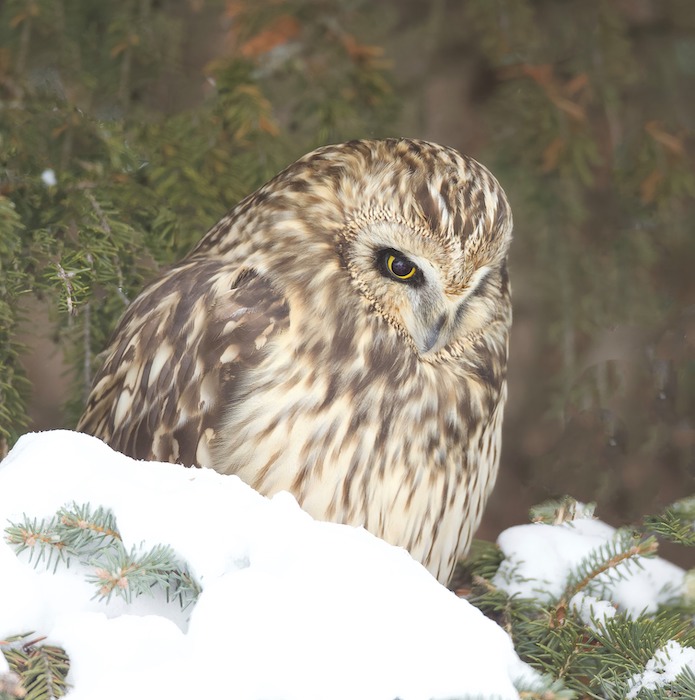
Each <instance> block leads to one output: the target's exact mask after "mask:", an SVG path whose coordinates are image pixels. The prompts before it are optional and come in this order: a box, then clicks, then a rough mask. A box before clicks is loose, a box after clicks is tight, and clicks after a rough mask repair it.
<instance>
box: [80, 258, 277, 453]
mask: <svg viewBox="0 0 695 700" xmlns="http://www.w3.org/2000/svg"><path fill="white" fill-rule="evenodd" d="M228 268H229V266H225V265H223V264H221V263H218V262H214V261H202V260H200V259H198V260H192V261H189V262H186V263H183V264H182V265H179V266H177V267H176V268H174V269H173V270H172V271H171V272H170V273H169V274H167V275H166V276H165V277H163V278H162V279H160V280H159V281H157V282H156V283H154V284H153V285H152V286H150V287H149V288H148V289H147V290H146V291H145V292H144V293H143V294H142V295H141V296H140V297H139V298H138V299H137V300H136V301H135V302H134V303H133V304H132V305H131V307H130V308H129V309H128V311H127V312H126V315H125V316H124V317H123V319H122V320H121V323H120V325H119V326H118V328H117V329H116V332H115V333H114V335H113V338H112V341H111V345H110V347H109V348H108V350H107V352H106V355H107V357H106V360H105V362H104V364H103V366H102V367H101V369H100V370H99V372H98V374H97V376H96V378H95V382H94V386H93V389H92V392H91V394H90V396H89V399H88V402H87V408H86V410H85V412H84V414H83V416H82V418H81V419H80V422H79V424H78V426H77V429H78V430H80V431H82V432H86V433H91V434H92V435H96V436H97V437H99V438H101V439H102V440H104V441H105V442H107V443H108V444H109V445H111V446H112V447H113V448H114V449H116V450H119V451H120V452H123V453H125V454H128V455H130V456H132V457H135V458H137V459H156V460H160V461H169V462H180V463H182V464H185V465H188V466H190V465H197V466H208V465H209V443H210V441H211V440H212V439H213V437H214V435H215V432H216V430H217V426H218V423H219V421H220V419H221V417H222V415H223V413H224V411H225V407H227V406H228V405H229V403H230V402H231V401H233V399H234V395H235V387H236V386H237V384H238V382H239V380H240V378H241V377H242V376H243V375H244V374H245V373H246V372H248V371H250V370H252V369H253V367H254V366H256V365H257V364H258V363H259V362H260V361H261V359H262V357H263V355H264V353H265V352H266V350H265V348H266V347H267V342H268V340H270V339H271V338H272V337H273V336H274V335H275V334H277V333H281V332H282V331H283V330H285V329H286V328H287V327H288V325H289V313H288V306H287V303H286V301H285V300H284V299H283V298H282V296H280V295H279V294H278V293H277V292H276V291H275V290H274V289H273V287H272V285H271V284H270V282H269V281H268V280H267V279H266V278H264V277H263V276H261V275H259V274H258V273H257V272H256V271H255V270H252V269H244V270H239V269H238V268H236V269H234V270H229V269H228Z"/></svg>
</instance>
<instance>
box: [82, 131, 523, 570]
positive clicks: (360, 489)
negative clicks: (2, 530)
mask: <svg viewBox="0 0 695 700" xmlns="http://www.w3.org/2000/svg"><path fill="white" fill-rule="evenodd" d="M511 234H512V217H511V211H510V208H509V204H508V202H507V199H506V197H505V194H504V192H503V191H502V189H501V187H500V186H499V184H498V182H497V181H496V180H495V178H494V177H493V176H492V175H491V174H490V173H489V172H488V170H486V169H485V168H484V167H483V166H482V165H480V164H479V163H477V162H476V161H475V160H473V159H471V158H468V157H465V156H462V155H461V154H459V153H458V152H457V151H455V150H454V149H452V148H447V147H443V146H439V145H436V144H433V143H428V142H425V141H418V140H414V139H385V140H362V141H350V142H349V143H344V144H340V145H332V146H325V147H322V148H319V149H317V150H315V151H313V152H311V153H309V154H308V155H306V156H304V157H303V158H301V159H300V160H298V161H297V162H296V163H294V164H293V165H290V166H289V167H288V168H286V169H285V170H284V171H282V172H281V173H280V174H279V175H277V176H276V177H274V178H273V179H272V180H270V182H268V183H267V184H266V185H264V186H263V187H261V188H260V189H259V190H258V191H257V192H255V193H254V194H251V195H250V196H248V197H246V198H245V199H244V200H242V201H241V202H240V203H239V204H238V205H237V206H236V207H235V208H234V209H232V211H231V212H229V213H228V214H227V215H226V216H225V217H224V218H223V219H222V220H221V221H220V222H219V223H218V224H217V225H215V226H214V227H213V228H212V229H211V230H210V231H209V232H208V233H207V234H206V235H205V236H204V237H203V239H202V240H201V241H200V243H199V244H198V245H197V246H196V247H195V248H194V249H193V250H192V251H191V252H190V253H189V254H188V256H187V257H186V258H184V259H183V260H182V261H181V262H179V263H178V264H176V265H174V266H173V267H172V268H171V269H169V270H168V271H166V272H164V274H162V275H161V277H159V279H156V280H155V281H154V282H152V283H151V284H150V285H149V286H148V287H146V288H145V290H144V291H143V292H142V293H141V294H140V296H139V297H138V298H137V299H136V300H135V301H134V302H133V303H132V304H131V305H130V307H129V308H128V309H127V310H126V313H125V315H124V316H123V318H122V319H121V321H120V324H119V325H118V327H117V329H116V331H115V333H114V335H113V337H112V339H111V341H110V345H109V347H108V349H107V351H106V353H105V360H104V362H103V365H102V367H101V369H100V371H99V372H98V374H97V376H96V377H95V381H94V385H93V387H92V390H91V394H90V396H89V398H88V402H87V406H86V410H85V412H84V415H83V416H82V418H81V420H80V422H79V425H78V430H81V431H83V432H86V433H91V434H92V435H96V436H97V437H99V438H101V439H102V440H104V441H105V442H106V443H108V444H110V445H111V446H112V447H113V448H115V449H117V450H119V451H121V452H124V453H126V454H128V455H130V456H132V457H135V458H138V459H151V460H160V461H171V462H178V463H181V464H184V465H187V466H199V467H210V468H212V469H215V470H216V471H218V472H221V473H223V474H236V475H238V476H239V477H240V478H241V479H243V480H244V481H245V482H247V483H248V484H250V485H251V486H252V487H253V488H254V489H256V490H257V491H259V492H260V493H262V494H265V495H268V496H271V495H273V494H275V493H277V492H279V491H289V492H290V493H292V494H293V495H294V496H295V497H296V499H297V501H298V502H299V503H300V505H301V506H302V507H303V508H304V509H305V510H306V511H308V512H309V513H310V514H311V515H312V516H314V517H315V518H317V519H320V520H328V521H335V522H340V523H347V524H350V525H354V526H363V527H365V528H366V529H367V530H369V531H371V532H372V533H373V534H375V535H377V536H378V537H381V538H383V539H384V540H386V541H387V542H390V543H391V544H394V545H398V546H401V547H404V548H406V549H407V550H408V551H409V552H410V554H411V555H412V556H413V557H414V558H415V559H417V560H419V561H420V562H421V563H422V564H423V565H424V566H425V567H426V568H427V569H429V571H430V572H431V573H432V574H433V575H434V576H435V577H436V578H437V579H438V580H439V581H441V582H442V583H446V582H447V581H448V579H449V578H450V576H451V574H452V571H453V569H454V566H455V564H456V562H457V559H458V558H459V557H460V556H461V555H463V554H465V553H466V551H467V549H468V547H469V545H470V540H471V537H472V535H473V532H474V531H475V529H476V527H477V525H478V523H479V521H480V518H481V515H482V512H483V508H484V506H485V502H486V500H487V498H488V496H489V494H490V491H491V490H492V487H493V485H494V482H495V478H496V475H497V469H498V464H499V458H500V446H501V445H500V442H501V428H502V416H503V410H504V404H505V400H506V395H507V389H506V378H505V376H506V366H507V353H508V339H509V330H510V325H511V301H510V287H509V279H508V274H507V251H508V248H509V244H510V241H511Z"/></svg>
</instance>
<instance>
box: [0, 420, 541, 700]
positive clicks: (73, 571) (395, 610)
mask: <svg viewBox="0 0 695 700" xmlns="http://www.w3.org/2000/svg"><path fill="white" fill-rule="evenodd" d="M72 503H77V504H78V505H82V504H87V503H89V504H91V505H92V506H93V507H94V508H96V507H98V506H104V507H105V508H109V509H110V510H111V511H112V512H113V513H114V515H115V517H116V521H117V527H118V530H119V531H120V533H121V535H122V537H123V542H124V544H125V546H126V548H128V549H130V548H131V547H133V546H141V547H143V548H145V549H149V548H151V547H153V546H155V545H158V544H167V545H170V546H171V547H172V548H173V549H174V550H175V552H176V553H177V555H178V556H180V557H181V558H182V559H184V560H185V561H186V562H187V564H188V566H189V570H190V571H191V573H192V574H193V575H194V576H195V577H196V579H197V581H198V583H199V584H200V586H201V588H202V593H201V594H200V597H199V599H198V601H197V602H196V603H195V604H194V605H192V606H191V607H189V608H187V609H186V610H185V611H183V612H182V611H181V610H180V609H179V608H178V606H176V605H175V604H172V603H166V601H164V600H163V599H162V598H161V597H159V598H157V597H152V598H149V597H145V596H142V597H140V598H138V599H137V600H136V601H134V603H132V604H131V605H127V604H126V603H125V602H123V601H120V600H117V599H112V600H111V602H110V603H108V604H106V603H104V602H100V601H99V600H96V599H94V590H95V589H94V587H93V586H92V585H91V584H89V583H87V582H86V581H85V580H84V571H83V570H80V567H79V566H77V567H73V566H71V567H70V568H66V567H65V566H64V565H61V566H59V567H58V570H57V572H56V573H53V572H52V571H46V570H45V567H44V566H43V565H42V564H39V566H38V567H36V568H34V566H33V565H32V564H30V563H28V562H27V559H26V557H25V556H21V557H19V558H18V557H17V556H15V554H14V551H13V549H12V548H11V547H10V546H9V545H8V544H7V542H6V541H5V539H4V538H0V570H2V572H3V575H2V576H0V639H3V638H5V637H7V636H10V635H16V634H20V633H25V632H28V631H31V630H34V631H36V632H37V633H40V634H42V635H47V636H48V639H47V642H48V643H53V644H58V645H60V646H62V647H63V648H64V649H65V650H66V652H67V653H68V654H69V656H70V660H71V667H70V674H69V676H68V682H69V683H70V685H71V690H70V692H69V693H68V695H67V696H66V697H67V698H68V700H91V699H92V698H96V697H98V698H100V699H101V700H109V699H110V698H114V699H115V698H123V697H128V698H132V699H134V700H137V699H138V698H149V697H166V698H169V700H176V699H178V698H181V699H182V700H183V699H184V698H186V699H188V698H190V697H215V698H224V697H230V698H231V697H234V698H238V699H244V698H245V699H248V700H252V699H256V698H257V699H260V698H277V699H283V700H292V699H294V698H297V699H298V700H299V699H301V700H312V699H313V698H316V700H319V699H321V700H324V699H325V698H331V699H332V700H341V699H342V698H345V699H346V700H347V699H348V698H349V699H353V698H361V700H369V699H372V698H373V699H374V700H393V699H394V698H400V699H401V700H416V699H419V698H422V699H425V698H452V697H465V696H473V695H476V696H480V697H486V698H491V697H496V698H502V699H512V698H518V697H519V694H518V691H517V690H516V689H515V682H517V685H518V684H519V682H520V681H518V679H520V678H525V681H523V682H525V683H526V684H529V683H533V679H534V674H533V672H532V671H531V670H530V669H529V667H527V666H526V665H525V664H522V663H521V662H520V661H519V659H518V657H517V655H516V653H515V652H514V650H513V648H512V644H511V641H510V640H509V638H508V637H507V635H506V634H505V633H504V631H503V630H502V629H501V628H500V627H498V626H497V625H496V624H495V623H493V622H491V621H490V620H488V619H487V618H485V617H484V616H483V615H482V613H480V612H479V611H478V610H477V609H476V608H474V607H472V606H471V605H469V604H468V603H467V602H466V601H464V600H461V599H459V598H457V597H456V596H455V595H454V594H453V593H451V592H450V591H448V590H447V589H446V588H444V587H443V586H441V585H439V584H438V583H437V582H436V580H435V579H434V578H433V577H432V576H431V575H430V574H429V573H428V572H427V571H426V570H425V569H424V568H423V567H422V566H420V564H418V563H417V562H415V561H413V559H412V558H411V557H410V556H409V555H408V553H407V552H405V551H404V550H402V549H398V548H395V547H391V546H390V545H388V544H386V543H384V542H382V541H381V540H379V539H377V538H376V537H373V536H372V535H370V534H369V533H367V532H366V531H365V530H363V529H356V528H351V527H347V526H343V525H336V524H330V523H322V522H317V521H314V520H312V518H310V517H309V516H308V515H307V514H306V513H304V512H303V511H302V510H301V509H300V508H299V506H298V505H297V503H296V502H295V501H294V499H293V498H292V497H291V496H289V495H288V494H285V493H283V494H278V495H277V496H276V497H274V498H272V499H266V498H264V497H262V496H260V495H259V494H257V493H256V492H254V491H253V490H252V489H251V488H249V487H248V486H246V485H245V484H243V483H242V482H241V481H240V480H239V479H238V478H236V477H234V476H223V475H220V474H217V473H215V472H213V471H210V470H204V469H186V468H184V467H179V466H176V465H171V464H160V463H154V462H137V461H135V460H133V459H130V458H129V457H125V456H124V455H122V454H119V453H117V452H114V451H113V450H111V449H110V448H109V447H107V446H106V445H105V444H104V443H102V442H101V441H99V440H97V439H96V438H93V437H90V436H87V435H82V434H79V433H73V432H69V431H51V432H46V433H34V434H29V435H25V436H24V437H22V438H21V439H20V440H19V442H18V443H17V445H16V446H15V448H14V449H13V450H12V452H11V453H10V454H9V455H8V456H7V458H6V459H5V460H4V461H3V462H2V464H0V525H1V526H2V527H3V528H4V527H6V526H7V525H8V521H11V522H15V523H16V522H21V521H23V517H24V515H25V514H26V515H27V516H30V517H32V518H34V517H36V518H37V519H41V518H50V517H52V516H53V515H54V514H55V513H56V511H57V510H58V509H59V508H61V507H62V506H65V505H70V504H72ZM1 658H2V656H1V655H0V659H1ZM2 668H3V667H2V666H0V670H2Z"/></svg>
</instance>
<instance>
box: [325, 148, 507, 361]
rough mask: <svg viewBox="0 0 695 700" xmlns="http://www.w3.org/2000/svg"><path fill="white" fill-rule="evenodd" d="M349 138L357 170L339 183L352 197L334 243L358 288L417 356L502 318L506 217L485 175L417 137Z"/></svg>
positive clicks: (497, 190) (450, 347)
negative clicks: (357, 159)
mask: <svg viewBox="0 0 695 700" xmlns="http://www.w3.org/2000/svg"><path fill="white" fill-rule="evenodd" d="M354 148H355V149H356V150H357V151H358V152H359V153H360V155H361V156H362V158H363V159H364V161H363V163H362V165H361V167H360V168H359V172H360V173H361V174H362V175H363V177H362V178H361V181H360V180H358V181H356V182H354V183H350V184H343V185H342V189H343V192H344V195H349V196H347V197H346V199H349V200H351V204H352V206H351V207H349V208H347V209H346V224H345V226H344V228H343V230H342V231H341V236H340V243H339V245H338V252H339V256H340V257H341V259H342V261H343V263H344V265H345V267H346V269H347V270H348V272H349V273H350V276H351V277H352V280H353V282H354V284H355V285H356V286H357V288H358V289H359V290H360V292H361V293H362V295H363V296H364V298H365V299H366V300H368V302H369V303H370V304H371V305H372V306H373V307H374V308H375V309H376V311H377V312H378V313H380V314H382V315H383V316H384V317H385V318H386V319H387V320H388V321H389V323H390V324H391V325H392V326H393V327H394V328H395V329H396V330H397V331H398V333H399V334H400V335H402V336H403V337H405V338H406V339H407V340H408V342H409V343H410V344H411V346H412V347H413V348H414V349H415V350H416V351H417V353H418V354H419V355H421V356H422V357H434V356H436V355H437V354H438V353H439V352H440V351H441V350H443V349H445V348H446V349H447V351H449V352H453V353H454V354H457V352H458V351H459V350H460V349H461V348H462V345H463V344H464V343H465V342H466V340H468V339H470V338H473V337H475V336H477V335H479V334H480V333H482V332H483V331H486V330H487V328H488V327H489V325H490V324H492V323H494V322H496V321H501V322H502V323H504V324H505V325H507V324H508V322H509V304H508V295H509V288H508V279H507V270H506V259H507V250H508V248H509V244H510V242H511V234H512V217H511V210H510V208H509V204H508V202H507V199H506V197H505V195H504V192H503V191H502V188H501V187H500V186H499V184H498V183H497V181H496V180H495V179H494V177H493V176H492V175H491V174H490V173H489V172H488V171H487V170H486V169H485V168H484V167H483V166H482V165H480V164H479V163H477V162H476V161H474V160H472V159H470V158H465V157H463V156H461V155H460V154H459V153H458V152H456V151H455V150H453V149H450V148H444V147H442V146H438V145H435V144H430V143H426V142H422V141H414V140H409V139H403V140H387V141H372V142H356V144H355V146H354Z"/></svg>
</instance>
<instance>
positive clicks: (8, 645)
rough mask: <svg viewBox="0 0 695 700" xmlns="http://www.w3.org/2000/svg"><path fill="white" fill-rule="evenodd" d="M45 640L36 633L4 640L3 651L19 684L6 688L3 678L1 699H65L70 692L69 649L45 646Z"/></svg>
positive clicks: (0, 689) (0, 647) (0, 648)
mask: <svg viewBox="0 0 695 700" xmlns="http://www.w3.org/2000/svg"><path fill="white" fill-rule="evenodd" d="M44 639H45V637H35V636H34V633H33V632H29V633H27V634H23V635H19V636H16V637H11V638H9V639H7V640H4V641H0V651H2V653H3V655H4V656H5V659H6V660H7V663H8V665H9V667H10V670H11V672H12V674H15V675H14V678H15V679H18V682H17V683H15V684H14V685H13V686H10V682H11V681H12V678H10V679H8V681H7V686H6V688H5V687H3V679H2V678H0V698H2V700H5V699H4V697H3V695H2V693H3V692H4V693H6V696H7V698H9V699H14V698H24V700H49V699H50V700H52V699H53V698H61V697H63V696H64V695H65V693H66V692H67V690H68V687H67V682H66V677H67V675H68V671H69V670H70V659H69V658H68V655H67V654H66V653H65V650H63V649H61V648H60V647H57V646H53V645H51V644H41V642H43V641H44Z"/></svg>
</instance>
